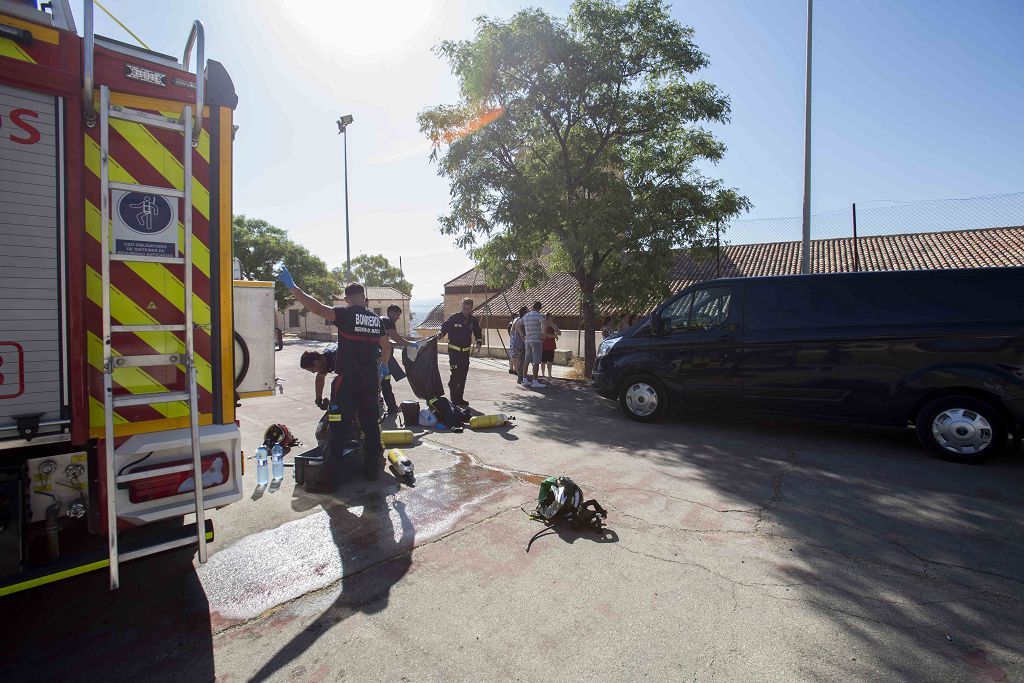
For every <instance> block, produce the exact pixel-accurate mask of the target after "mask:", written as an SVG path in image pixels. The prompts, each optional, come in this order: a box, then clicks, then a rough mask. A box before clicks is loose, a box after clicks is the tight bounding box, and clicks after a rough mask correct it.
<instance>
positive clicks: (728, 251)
mask: <svg viewBox="0 0 1024 683" xmlns="http://www.w3.org/2000/svg"><path fill="white" fill-rule="evenodd" d="M857 250H858V252H859V267H860V270H864V271H878V270H921V269H942V268H981V267H999V266H1020V265H1024V227H1007V228H987V229H980V230H956V231H950V232H928V233H911V234H903V235H879V236H875V237H861V238H859V239H858V240H857ZM800 252H801V244H800V242H799V241H794V242H770V243H765V244H730V245H725V246H723V247H722V253H721V259H720V264H716V258H715V250H714V249H709V250H705V251H704V252H703V253H702V255H701V256H700V257H698V256H696V255H694V254H692V253H691V252H688V251H686V252H680V253H679V256H678V257H677V260H676V263H675V265H673V267H672V268H671V269H670V270H669V283H670V287H671V289H672V291H673V292H677V291H679V290H681V289H683V288H684V287H688V286H689V285H691V284H693V283H695V282H701V281H703V280H710V279H712V278H715V277H718V276H719V275H720V276H721V277H757V276H766V275H796V274H798V273H799V272H800V256H801V254H800ZM716 265H717V266H718V267H720V268H721V270H720V273H719V271H718V269H717V267H716ZM811 269H812V271H813V272H815V273H840V272H848V271H852V270H854V249H853V238H849V237H848V238H837V239H824V240H812V241H811ZM472 272H473V271H469V273H464V274H463V275H460V276H459V277H458V278H456V279H455V280H453V281H452V282H455V281H460V280H461V279H463V278H466V276H467V275H469V274H470V273H472ZM534 301H541V302H542V303H543V304H544V311H545V312H549V313H551V314H553V315H555V316H576V315H579V312H580V304H579V288H578V287H577V285H576V281H575V280H573V279H572V277H570V276H569V275H566V274H564V273H555V274H553V275H552V276H551V278H550V279H549V280H547V282H544V283H543V284H541V285H538V286H537V287H533V288H530V289H528V290H526V291H525V292H524V291H523V289H522V286H521V285H520V284H519V283H517V284H516V285H513V286H512V287H510V288H508V289H507V290H506V291H504V292H501V293H499V294H497V295H495V296H492V297H491V298H490V299H488V300H487V301H486V302H484V303H483V304H481V305H480V306H477V308H476V311H475V312H476V313H477V315H492V316H498V317H502V316H508V315H509V311H510V310H511V311H513V315H514V312H516V311H518V310H519V307H520V306H527V307H529V306H530V305H532V304H533V302H534ZM438 324H440V323H438Z"/></svg>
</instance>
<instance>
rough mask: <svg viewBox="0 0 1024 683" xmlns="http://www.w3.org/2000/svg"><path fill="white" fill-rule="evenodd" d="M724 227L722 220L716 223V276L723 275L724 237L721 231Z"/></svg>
mask: <svg viewBox="0 0 1024 683" xmlns="http://www.w3.org/2000/svg"><path fill="white" fill-rule="evenodd" d="M721 229H722V224H721V222H718V223H715V277H716V278H718V277H722V238H721V236H720V235H719V232H720V231H721Z"/></svg>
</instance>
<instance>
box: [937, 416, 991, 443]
mask: <svg viewBox="0 0 1024 683" xmlns="http://www.w3.org/2000/svg"><path fill="white" fill-rule="evenodd" d="M932 436H934V437H935V440H936V441H938V442H939V445H941V446H942V447H943V448H945V449H946V450H947V451H950V452H952V453H966V454H971V453H979V452H981V451H983V450H985V449H986V448H988V446H989V444H991V443H992V425H991V424H989V421H988V420H986V419H985V418H984V416H982V415H979V414H978V413H976V412H974V411H973V410H968V409H967V408H949V409H947V410H943V411H942V412H941V413H939V414H938V415H936V416H935V419H934V420H932Z"/></svg>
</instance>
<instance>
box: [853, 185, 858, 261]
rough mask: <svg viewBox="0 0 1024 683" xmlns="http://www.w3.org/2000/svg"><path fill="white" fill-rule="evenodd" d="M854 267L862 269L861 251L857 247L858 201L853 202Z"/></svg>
mask: <svg viewBox="0 0 1024 683" xmlns="http://www.w3.org/2000/svg"><path fill="white" fill-rule="evenodd" d="M853 269H854V270H855V271H858V272H859V271H860V251H859V250H858V249H857V202H854V203H853Z"/></svg>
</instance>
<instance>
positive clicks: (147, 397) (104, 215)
mask: <svg viewBox="0 0 1024 683" xmlns="http://www.w3.org/2000/svg"><path fill="white" fill-rule="evenodd" d="M200 54H201V52H200ZM201 62H202V58H200V63H201ZM199 79H202V72H201V71H200V73H199ZM199 92H200V93H201V92H202V90H201V89H200V90H199ZM200 97H202V95H200ZM200 101H201V100H200ZM200 106H201V105H200ZM192 111H193V110H192V107H188V106H187V107H185V109H184V112H183V113H182V116H181V119H180V120H179V121H174V120H172V119H168V118H166V117H163V116H160V115H156V114H150V113H148V112H142V111H137V110H131V109H126V108H123V107H117V106H111V104H110V90H109V89H108V88H107V86H105V85H101V86H100V112H99V114H100V116H99V119H100V121H99V123H100V193H101V208H100V216H101V218H100V224H101V232H100V234H101V243H102V244H103V245H104V248H103V249H101V250H100V251H101V252H102V254H103V256H102V258H103V272H102V276H103V344H104V347H103V348H104V365H103V367H104V373H103V411H104V420H105V428H106V433H105V436H104V442H105V447H106V485H107V534H108V538H109V553H110V588H111V589H114V588H117V587H118V585H119V576H118V567H119V563H120V562H125V561H127V560H133V559H136V558H139V557H144V556H146V555H152V554H155V553H158V552H162V551H165V550H170V549H171V548H174V547H181V546H185V545H189V544H191V543H192V542H193V539H191V538H190V537H189V538H185V539H179V540H174V541H168V542H165V543H160V544H157V545H151V546H146V547H142V548H139V549H137V550H132V551H129V552H119V551H118V547H117V519H118V513H117V492H118V489H117V487H118V485H120V484H126V483H128V482H131V481H138V480H140V479H149V478H152V477H159V476H162V475H167V474H177V473H181V472H187V471H189V470H190V469H191V470H192V477H193V481H194V482H195V485H194V487H193V495H194V498H195V509H196V540H198V542H199V562H200V563H205V562H206V520H205V515H204V510H205V507H204V503H203V484H202V482H203V471H202V470H203V468H202V460H201V456H200V443H199V401H198V398H197V389H196V364H195V344H194V335H193V330H194V326H193V311H192V147H193V145H194V140H193V132H194V131H195V129H194V128H193V120H192ZM199 111H200V114H199V116H202V113H201V111H202V110H199ZM112 118H114V119H123V120H125V121H132V122H134V123H140V124H143V125H146V126H153V127H156V128H164V129H169V130H175V131H179V132H181V133H182V134H183V135H184V141H183V150H184V151H183V153H182V154H183V158H182V165H183V166H184V170H185V173H184V185H183V187H184V189H183V190H177V189H174V188H171V187H153V186H150V185H136V184H133V183H119V182H113V181H111V180H110V127H109V124H110V119H112ZM199 125H200V126H201V125H202V119H201V118H200V119H199ZM197 137H198V136H197ZM112 190H126V191H128V192H141V193H145V194H150V195H159V196H162V197H167V198H168V200H169V201H175V202H176V201H178V200H179V199H181V200H183V206H182V208H183V211H182V213H183V221H182V222H183V223H184V225H185V237H184V239H185V243H184V250H183V251H184V253H183V255H182V256H135V255H123V254H117V253H111V249H110V244H111V241H110V223H111V206H110V205H111V201H110V192H111V191H112ZM111 261H128V262H146V263H167V264H181V265H183V266H184V270H185V274H184V281H185V282H184V285H185V287H184V289H185V292H184V296H185V300H184V301H183V302H182V308H183V310H184V312H185V322H184V324H181V325H114V324H112V323H111V318H110V287H111V285H110V263H111ZM132 332H184V333H185V351H184V353H170V354H156V355H136V356H115V355H114V351H113V348H114V347H113V340H112V335H114V334H118V333H132ZM161 365H163V366H167V365H183V366H184V367H185V372H186V373H187V375H188V390H187V391H164V392H157V393H149V394H129V395H117V396H115V395H114V370H116V369H118V368H128V367H147V366H148V367H152V366H161ZM176 401H183V402H185V403H187V404H188V418H189V433H190V438H191V442H192V462H191V463H190V464H182V465H172V466H168V467H161V468H156V469H151V470H146V471H145V472H135V473H131V472H129V473H127V474H118V473H117V470H116V468H115V456H116V455H117V450H116V449H115V447H114V409H115V408H118V407H123V406H138V405H152V404H156V403H171V402H176Z"/></svg>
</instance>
